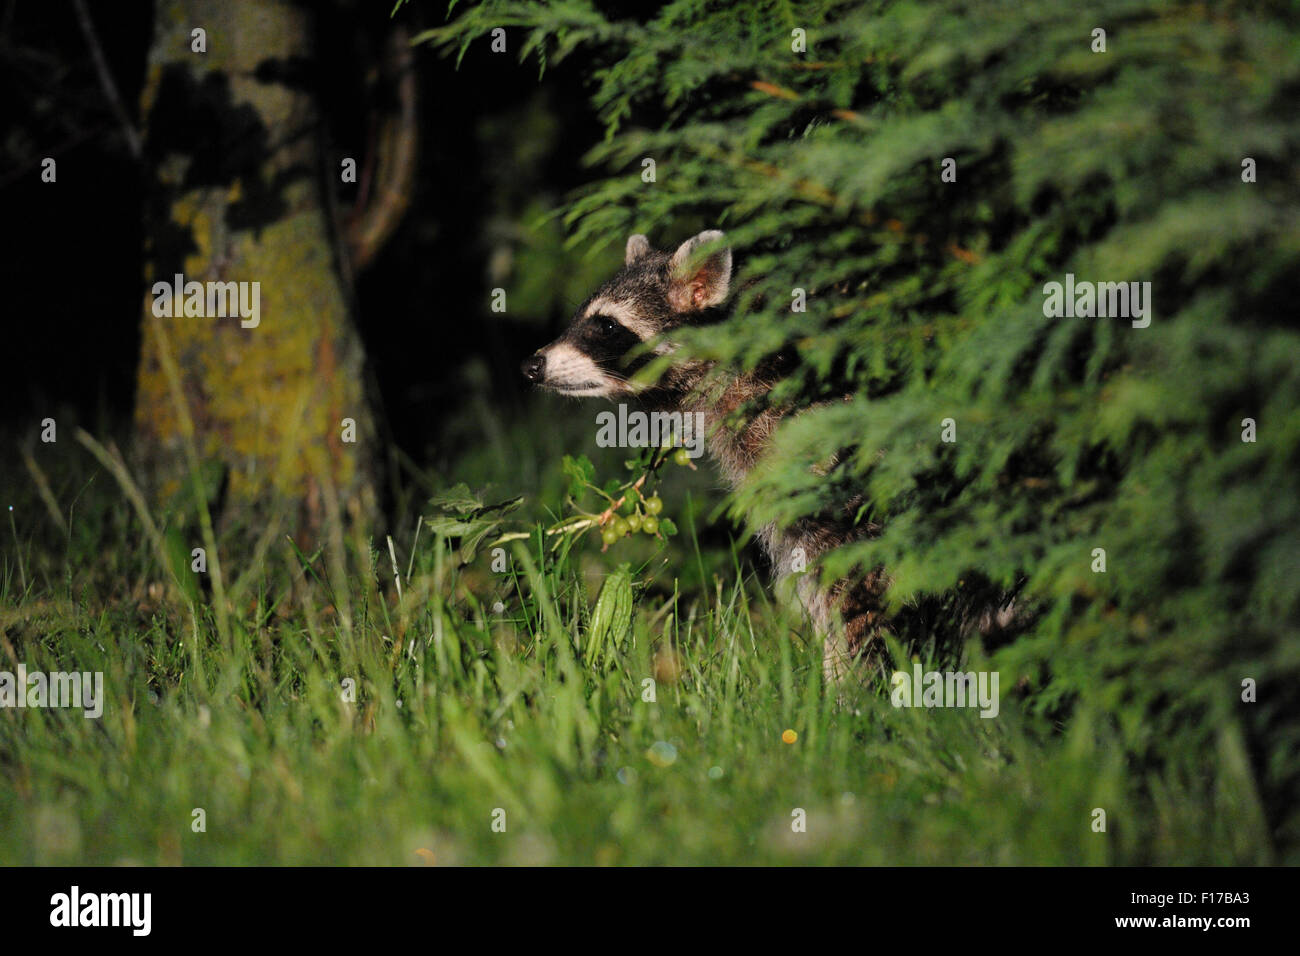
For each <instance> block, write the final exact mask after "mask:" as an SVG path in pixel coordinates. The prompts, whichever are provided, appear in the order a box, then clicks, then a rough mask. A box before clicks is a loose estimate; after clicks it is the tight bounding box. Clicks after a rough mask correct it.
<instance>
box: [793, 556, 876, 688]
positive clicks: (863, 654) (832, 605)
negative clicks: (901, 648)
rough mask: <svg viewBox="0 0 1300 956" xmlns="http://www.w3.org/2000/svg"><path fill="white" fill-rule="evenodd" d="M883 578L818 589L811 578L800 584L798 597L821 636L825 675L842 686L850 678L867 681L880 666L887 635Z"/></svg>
mask: <svg viewBox="0 0 1300 956" xmlns="http://www.w3.org/2000/svg"><path fill="white" fill-rule="evenodd" d="M883 585H884V576H883V574H880V573H875V574H871V575H868V576H867V577H866V578H865V579H862V580H854V579H847V580H844V581H839V582H837V583H836V584H835V585H833V586H832V587H830V588H822V587H818V586H817V584H816V582H815V581H814V580H813V579H811V578H804V579H801V580H800V582H799V598H800V600H801V602H802V603H803V606H804V607H805V608H806V609H807V611H808V614H809V616H810V617H811V618H812V621H813V625H814V627H816V629H817V633H818V634H820V635H821V636H822V640H823V650H822V674H823V676H824V677H825V679H826V681H827V683H830V684H841V683H843V682H844V680H845V679H846V678H848V677H849V676H850V675H856V676H857V677H859V678H865V677H866V675H867V674H868V673H869V672H870V671H872V670H874V669H876V668H877V667H879V666H881V661H882V659H883V657H882V655H883V653H884V638H883V635H884V634H885V633H886V630H887V628H886V624H885V617H884V614H883V613H882V605H881V601H880V595H881V593H882V592H883Z"/></svg>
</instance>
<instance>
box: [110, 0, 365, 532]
mask: <svg viewBox="0 0 1300 956" xmlns="http://www.w3.org/2000/svg"><path fill="white" fill-rule="evenodd" d="M160 7H161V8H163V9H160V10H159V15H158V20H159V23H160V27H159V30H158V33H157V35H156V37H155V48H154V50H153V51H151V57H150V64H151V65H150V73H149V83H148V84H147V89H146V91H145V94H144V96H143V98H142V101H143V103H144V105H145V108H146V124H148V123H151V122H153V123H159V124H162V123H172V124H174V125H176V126H178V127H180V128H186V124H187V123H188V122H189V117H188V115H187V114H186V113H185V112H184V110H185V103H186V102H187V99H186V98H187V97H189V98H190V99H192V100H193V101H194V102H195V109H196V110H197V111H199V112H200V115H201V116H205V117H206V116H211V117H212V119H211V121H210V122H211V124H215V126H216V128H217V129H218V130H220V131H221V134H222V135H221V137H220V138H218V139H217V141H216V143H215V147H214V143H213V137H212V136H211V135H209V134H210V133H211V130H208V129H199V134H198V135H199V138H200V140H201V142H200V143H198V144H196V146H195V148H194V149H193V150H190V149H189V147H188V144H187V143H185V142H180V143H177V142H176V141H175V138H173V139H171V140H168V139H166V138H165V137H161V138H159V139H160V141H162V142H165V143H166V144H167V149H166V150H165V151H164V150H163V149H161V148H159V149H156V150H155V151H154V153H153V155H152V156H151V159H152V160H153V161H154V162H155V163H156V165H155V167H154V174H155V184H156V190H157V195H158V196H159V197H161V198H160V200H159V203H158V205H157V207H156V208H159V209H161V210H163V213H162V215H161V216H160V217H159V218H165V220H166V221H165V222H158V223H154V224H152V226H153V228H152V231H151V235H150V250H149V255H148V257H147V258H148V263H147V265H146V277H145V278H146V283H145V284H146V286H147V287H148V288H149V289H150V290H152V288H153V286H154V284H155V283H158V282H165V283H168V284H171V283H172V282H173V279H174V273H175V271H176V270H177V269H178V268H179V269H180V270H181V273H182V275H183V277H184V280H183V281H184V282H199V283H205V284H206V283H208V282H221V283H230V282H233V283H243V284H246V285H245V286H244V290H245V299H246V301H250V300H251V299H252V296H253V295H254V294H255V295H256V301H257V303H258V310H257V311H258V315H257V319H258V321H257V324H256V326H255V327H244V325H243V324H241V316H240V315H233V316H226V317H220V316H216V315H211V314H205V315H188V316H187V315H186V314H185V309H184V307H183V302H177V303H173V305H174V309H173V314H172V315H164V316H161V317H159V316H158V315H157V314H156V312H154V311H152V310H153V305H154V296H153V295H152V294H149V295H148V296H147V298H146V302H145V309H146V313H145V316H144V323H143V329H144V335H143V337H142V339H143V342H142V354H141V361H140V368H139V374H138V376H137V401H136V417H135V426H136V436H135V437H136V450H137V454H138V459H139V460H140V461H141V462H142V463H143V464H144V466H145V468H146V470H147V473H146V479H148V483H149V485H150V487H152V489H153V490H154V491H155V493H156V495H157V497H158V498H159V499H160V500H161V501H164V502H166V501H177V500H183V499H177V497H176V496H177V495H178V493H183V492H185V491H187V489H188V487H189V486H188V484H187V481H188V479H189V478H190V474H189V467H188V464H187V458H186V453H185V435H184V422H185V419H186V418H188V419H190V420H192V422H193V428H194V434H193V442H194V446H195V450H196V452H197V457H198V459H199V461H200V462H201V463H202V465H203V467H204V468H205V469H207V468H209V467H212V468H213V469H214V470H216V471H219V472H221V473H222V474H224V477H225V503H226V507H227V509H233V511H232V512H231V513H233V514H235V515H236V516H237V517H238V519H239V520H240V523H243V521H244V519H253V520H254V521H255V520H256V518H258V517H259V516H261V515H262V513H264V512H265V511H267V510H268V509H274V510H275V511H276V513H277V514H279V515H280V516H281V517H285V516H286V510H287V511H289V512H296V514H292V515H289V517H290V523H291V525H296V526H298V527H304V528H308V529H310V528H314V527H318V526H319V524H320V523H321V521H322V520H323V515H324V509H325V503H324V502H323V501H322V495H328V496H333V495H337V497H338V498H339V500H340V501H342V502H344V503H348V502H352V501H356V502H357V503H358V504H356V505H354V506H352V507H349V508H348V512H349V513H351V514H354V515H355V514H363V515H368V514H369V513H370V511H371V510H372V509H373V502H374V497H373V492H372V491H371V489H370V484H369V483H370V468H369V455H370V454H371V453H372V439H373V434H372V428H371V426H370V417H369V413H368V410H367V408H366V403H365V397H364V389H363V384H362V382H363V379H362V351H361V344H360V341H359V338H358V336H357V334H356V331H355V329H353V327H352V324H351V321H350V316H349V314H348V309H347V305H346V302H347V297H346V294H345V289H344V287H343V285H342V280H341V279H340V278H339V276H338V273H337V270H336V268H335V261H334V254H333V249H332V246H331V244H330V238H329V237H330V231H329V230H328V228H327V221H326V218H325V216H326V213H325V211H324V210H323V209H322V207H321V203H320V202H319V199H318V191H317V189H316V187H315V184H314V183H313V182H312V179H311V176H310V175H306V174H304V173H303V171H304V170H308V171H309V170H310V169H311V166H312V161H313V159H314V156H313V155H312V153H311V149H310V146H309V145H308V144H305V143H303V142H301V140H302V139H303V137H299V136H294V135H293V133H294V132H296V131H298V130H299V129H301V128H303V126H304V124H309V123H310V122H311V119H312V116H313V109H312V107H313V104H311V103H310V100H309V98H308V97H307V96H306V95H305V94H304V93H302V92H300V91H297V90H293V89H291V88H289V87H287V86H285V85H281V84H275V83H265V84H264V83H259V82H256V81H255V80H252V79H250V77H251V76H252V74H253V72H254V70H255V69H256V67H257V66H258V64H260V63H262V62H264V61H265V60H267V59H268V58H284V57H290V56H295V55H301V54H302V52H303V48H304V45H305V44H306V36H307V30H306V29H305V26H306V25H305V22H304V20H303V15H302V13H301V12H300V11H298V10H297V9H296V8H292V7H290V6H289V5H287V4H281V3H249V4H240V5H239V16H238V18H236V17H235V16H233V15H232V14H231V12H230V10H229V8H228V7H226V6H225V5H216V4H212V3H209V2H204V0H192V2H176V0H173V2H165V3H162V4H160ZM178 11H179V13H178ZM236 19H237V20H238V23H237V24H236V23H235V21H236ZM196 25H201V26H203V27H204V28H205V29H206V30H207V32H208V44H209V50H210V51H211V52H210V53H209V54H207V57H206V58H205V57H204V55H201V54H195V53H192V52H190V50H189V30H190V28H191V27H192V26H196ZM227 28H229V32H226V29H227ZM181 43H183V45H180V46H178V44H181ZM159 46H164V47H166V49H162V50H160V49H159ZM214 73H215V74H219V75H220V76H221V80H220V82H219V83H218V84H213V83H212V82H211V81H210V79H209V77H210V76H211V75H212V74H214ZM168 83H170V84H172V88H171V89H168V90H163V89H162V87H163V85H164V84H168ZM214 91H216V94H220V95H224V96H225V97H226V98H225V99H224V100H221V99H218V100H217V103H216V106H215V107H214V106H213V100H214V95H215V94H214ZM177 103H180V104H181V105H180V107H179V112H177V109H178V108H177ZM166 110H172V112H171V113H169V114H167V115H163V114H162V113H160V111H166ZM223 124H224V125H223ZM227 130H229V134H230V135H229V137H228V138H230V139H233V140H236V141H230V142H228V141H227V136H226V132H227ZM204 137H207V138H206V139H204ZM240 137H242V140H241V139H240ZM252 147H257V148H262V147H264V149H263V151H262V152H261V153H260V154H259V153H258V152H257V151H256V150H255V149H252ZM205 148H206V149H209V150H211V149H213V148H216V149H217V150H229V151H230V154H231V155H236V156H245V155H249V154H250V150H251V155H252V156H253V160H252V161H251V162H249V163H248V164H247V168H242V169H238V170H235V171H234V172H231V171H230V170H229V169H227V168H224V167H220V166H218V167H217V168H218V174H217V175H213V174H212V172H211V170H210V168H209V167H210V166H211V160H212V157H211V156H210V155H207V154H206V153H205V152H203V149H205ZM223 155H224V154H223ZM220 158H221V157H218V159H220ZM200 166H201V168H202V170H203V175H204V176H207V177H208V178H209V179H214V178H215V179H218V180H221V179H222V177H225V181H217V182H201V183H199V184H198V185H194V184H193V183H192V179H193V178H197V177H194V176H193V175H192V173H193V170H194V169H196V168H197V167H200ZM286 171H289V172H292V173H295V175H282V174H284V173H285V172H286ZM253 183H255V184H256V186H257V188H256V189H255V188H251V184H253ZM254 197H256V202H254ZM235 212H237V213H238V214H237V215H236V214H234V213H235ZM254 284H256V285H254ZM155 323H156V324H155ZM249 324H251V322H250V323H249ZM160 330H161V337H160V335H159V331H160ZM164 342H165V343H166V347H167V348H169V349H170V351H171V358H172V360H173V361H174V363H175V367H176V369H177V372H178V377H179V380H180V390H179V392H180V394H179V396H178V395H177V392H176V389H174V388H173V387H172V382H171V381H170V379H169V376H168V374H167V373H166V369H165V366H164V356H163V355H162V354H161V353H160V349H161V348H163V347H164ZM181 402H183V403H184V405H183V407H182V406H181V404H180V403H181ZM345 418H351V419H353V420H354V421H355V422H356V442H355V443H354V444H345V443H344V441H343V439H342V428H343V419H345ZM209 490H211V489H209Z"/></svg>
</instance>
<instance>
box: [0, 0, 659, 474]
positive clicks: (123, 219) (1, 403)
mask: <svg viewBox="0 0 1300 956" xmlns="http://www.w3.org/2000/svg"><path fill="white" fill-rule="evenodd" d="M88 6H89V10H90V13H91V16H92V19H93V22H94V28H95V30H96V32H97V34H98V37H99V41H100V43H101V45H102V47H103V49H104V52H105V55H106V57H107V60H108V63H109V67H110V69H111V71H112V74H113V77H114V80H115V82H116V83H117V86H118V89H119V92H120V94H121V97H122V99H123V101H124V103H125V105H126V108H127V110H128V111H129V112H131V113H132V114H133V119H135V120H136V122H137V123H138V116H137V115H134V114H136V113H138V103H139V96H140V91H141V88H142V85H143V82H144V77H145V65H146V55H147V52H148V48H149V43H150V39H151V34H152V24H153V9H152V4H149V3H141V2H116V0H115V2H113V3H111V4H110V3H106V2H95V0H90V2H89V3H88ZM445 6H446V5H445V3H441V2H439V3H419V2H416V3H411V4H408V5H407V6H405V7H403V8H402V10H401V11H399V13H398V15H397V20H398V21H399V22H401V23H403V24H405V25H406V27H407V28H408V29H409V30H410V32H411V34H412V35H414V34H415V33H417V32H418V31H419V30H420V29H423V28H426V27H429V26H435V25H437V23H438V22H439V18H440V17H441V16H442V14H443V12H444V10H445ZM623 6H624V7H625V8H627V5H623ZM642 6H645V5H642ZM650 6H653V5H650ZM312 9H313V11H314V12H315V27H316V31H317V36H316V38H315V41H316V43H315V45H316V51H317V62H316V64H314V68H313V69H312V71H311V75H310V82H313V83H315V84H317V86H318V89H319V91H320V96H319V102H320V104H321V106H320V108H321V120H322V124H323V128H322V130H321V134H322V136H323V137H324V142H325V144H326V151H327V153H328V154H329V155H331V156H346V155H351V156H357V157H360V156H363V155H364V154H365V150H366V144H367V137H368V135H369V130H370V129H371V127H372V125H373V123H372V120H373V114H374V110H373V106H374V102H373V96H374V90H373V87H368V86H367V76H368V73H369V72H371V71H373V70H374V69H375V66H376V63H377V60H378V58H379V55H380V51H381V50H382V44H383V40H384V37H386V36H387V34H388V33H389V31H390V30H391V29H392V24H393V22H394V21H393V20H392V19H390V17H389V13H390V11H391V5H390V4H384V3H365V4H361V3H318V4H314V5H312ZM628 9H631V8H628ZM631 12H636V11H635V10H631ZM415 64H416V69H417V71H418V75H419V89H420V98H419V110H420V134H421V135H420V151H419V173H418V177H417V184H416V188H415V192H414V195H413V197H412V202H411V205H410V208H409V210H408V212H407V214H406V216H405V218H404V220H403V221H402V224H401V226H400V227H399V229H398V230H397V232H396V233H395V234H394V235H393V236H392V237H391V238H390V239H389V241H388V243H387V244H386V245H385V247H384V248H383V249H382V250H381V252H380V254H379V256H378V258H377V259H376V261H375V262H374V263H373V264H372V265H371V266H370V268H369V269H368V270H366V271H365V272H364V273H362V275H361V276H360V277H359V279H358V282H357V284H356V290H355V291H356V309H355V316H354V317H355V320H356V322H357V325H358V327H359V329H360V331H361V334H362V336H363V339H364V341H365V346H366V350H367V356H368V360H369V363H370V367H371V373H372V379H373V381H374V383H375V384H376V385H377V389H378V395H379V397H380V399H381V401H382V405H383V407H382V408H377V409H376V413H377V414H378V415H379V416H380V418H381V420H382V421H383V422H385V423H386V430H387V433H388V437H389V438H390V439H391V440H393V441H394V442H395V443H396V444H397V445H398V446H399V447H401V448H402V449H403V450H405V451H407V452H408V453H409V454H411V455H412V456H413V457H415V458H417V459H422V458H425V457H427V455H428V453H429V449H430V446H431V445H432V444H434V443H436V442H437V441H438V440H439V437H440V436H441V435H442V434H443V433H444V431H445V430H446V425H447V423H448V422H449V421H451V420H453V419H454V417H455V414H456V410H457V408H458V407H459V406H460V405H461V404H462V403H463V401H464V400H465V399H466V384H465V380H464V373H465V370H466V368H467V367H468V365H469V364H470V363H471V362H474V361H477V362H480V363H485V365H486V369H487V372H488V375H487V383H486V387H487V388H488V389H489V390H490V393H491V400H492V401H493V402H494V403H496V404H498V405H500V406H501V407H502V408H509V407H510V406H511V405H515V404H518V403H519V402H520V400H521V397H522V395H523V384H524V383H523V382H522V379H521V378H520V376H519V374H518V371H517V367H518V363H519V361H520V359H521V358H522V357H523V356H525V355H526V354H528V352H529V351H531V350H532V349H533V348H535V347H537V346H538V345H540V344H542V343H543V342H545V341H547V340H548V339H549V338H550V337H551V336H552V335H553V334H554V333H555V331H556V330H557V329H558V328H559V326H560V325H562V324H563V322H564V321H565V320H566V319H567V309H568V308H571V307H572V306H574V305H576V302H575V301H566V300H564V299H563V297H557V298H556V299H555V300H553V301H552V302H551V303H550V304H549V306H548V307H536V306H534V307H533V308H531V309H529V308H527V307H525V308H524V309H523V310H522V311H513V312H512V313H510V314H505V315H495V314H492V313H491V312H490V311H489V310H488V308H487V303H488V296H489V292H490V289H491V288H492V285H493V283H491V282H490V281H489V279H490V274H489V263H490V262H491V261H492V259H493V256H494V255H497V256H500V255H502V254H503V252H504V254H506V255H507V256H509V255H510V253H511V251H512V249H514V248H515V247H517V246H518V245H519V241H520V234H521V233H522V232H527V230H528V229H529V225H528V222H527V221H526V219H525V218H524V216H523V210H524V209H525V207H527V206H528V205H529V204H532V205H534V206H536V205H538V204H540V205H542V206H548V207H550V206H554V204H556V203H557V202H559V201H560V200H561V199H562V197H563V196H564V194H565V193H566V192H567V191H569V190H570V189H572V188H573V187H575V186H577V185H579V184H581V183H582V182H583V181H584V180H585V179H586V178H588V176H589V172H588V171H587V170H586V169H585V168H584V167H583V165H582V162H581V158H582V156H583V154H584V153H585V152H586V150H587V149H588V148H589V147H590V146H591V145H593V144H594V143H595V142H596V140H597V139H598V137H599V136H600V134H601V129H600V126H599V124H598V122H597V120H596V118H595V116H593V115H592V112H591V111H590V109H589V108H588V106H587V100H586V96H585V91H584V89H583V86H582V82H581V80H580V76H581V75H582V72H583V70H584V69H587V68H589V67H590V65H591V61H590V59H589V58H588V59H584V58H583V57H582V56H581V55H575V56H574V57H573V58H572V59H571V60H568V61H565V62H564V63H562V64H561V65H559V66H558V67H552V68H551V69H548V71H547V73H546V75H545V80H544V82H539V77H538V71H537V66H536V64H535V62H529V63H526V64H520V63H519V62H518V59H517V56H516V55H515V54H514V53H513V52H512V53H510V54H507V55H493V54H491V53H490V52H489V51H488V50H487V47H486V44H483V45H479V46H477V47H476V48H475V49H471V50H470V51H469V52H468V53H467V54H466V56H465V58H464V59H463V61H462V62H461V64H460V65H459V68H457V66H456V64H455V63H454V62H452V61H450V60H446V59H443V58H441V57H439V56H437V55H436V54H434V53H433V52H432V51H431V50H430V49H429V48H427V47H419V48H417V50H416V53H415ZM0 116H2V117H3V120H2V123H3V130H4V132H3V136H2V137H0V208H3V210H4V222H5V232H6V233H7V241H6V243H5V246H6V247H7V251H6V252H5V253H4V255H3V257H0V281H2V282H3V287H4V290H5V294H4V303H5V306H4V313H5V318H4V325H5V347H4V349H3V351H4V352H5V353H7V354H6V359H7V361H6V362H5V369H6V374H5V376H3V377H2V378H0V409H2V411H0V427H3V428H4V429H5V430H6V431H8V432H16V433H19V434H27V433H29V432H32V431H34V430H35V429H36V428H37V427H38V425H37V423H38V422H39V421H40V419H41V418H43V417H44V416H46V415H54V414H58V415H62V416H71V417H72V418H73V419H75V420H77V421H80V422H81V423H84V424H86V425H87V427H90V428H91V429H92V430H95V429H99V430H109V431H114V432H118V433H121V434H125V432H126V430H128V429H129V423H130V415H131V408H132V401H133V391H134V380H135V372H136V363H137V361H138V353H139V347H140V319H141V309H142V305H143V302H144V295H145V292H146V289H147V283H146V280H145V276H144V275H143V273H142V248H143V239H144V236H143V234H142V210H143V189H142V170H141V168H140V166H139V165H138V163H137V162H136V160H135V159H134V158H133V157H132V155H131V153H130V151H129V149H128V148H127V143H126V139H125V137H124V135H123V133H122V130H121V127H120V124H119V123H118V122H117V121H116V119H115V118H114V115H113V113H112V111H111V109H110V107H109V103H108V100H107V99H106V97H105V95H104V92H103V88H102V85H101V83H100V82H99V79H98V77H97V74H96V72H95V69H94V66H93V62H92V60H91V57H90V55H89V53H88V47H87V43H86V38H85V36H84V34H83V32H82V30H81V29H80V27H79V25H78V21H77V19H76V13H75V8H74V7H73V4H72V3H71V0H41V2H32V0H27V2H21V0H5V2H3V3H0ZM521 124H523V125H526V126H528V127H535V128H536V130H537V131H538V132H537V134H536V135H531V136H530V135H525V136H519V135H518V133H519V131H520V128H521ZM506 142H511V143H514V144H515V145H514V146H512V147H507V146H505V145H503V144H505V143H506ZM45 156H52V157H54V158H55V159H56V160H57V162H58V181H57V184H52V185H51V184H45V183H42V182H41V180H40V173H41V168H40V163H41V160H42V159H43V158H44V157H45ZM336 165H337V161H336V162H335V166H336ZM334 179H335V184H334V185H332V186H327V187H323V188H333V189H335V190H336V195H337V200H338V202H339V203H340V205H341V207H342V208H345V209H346V208H347V206H348V204H349V202H350V198H351V195H350V192H351V191H352V190H355V189H356V187H355V186H350V185H339V184H337V182H336V180H337V177H334ZM528 241H536V237H535V236H533V237H531V238H530V239H529V240H528ZM556 255H557V256H560V257H561V259H562V260H563V259H564V258H565V257H569V256H572V255H573V253H571V252H557V253H556ZM533 299H534V301H535V300H536V297H535V296H534V297H533ZM569 299H572V296H569ZM479 382H480V385H482V384H483V382H482V376H480V377H479ZM60 421H61V422H62V418H61V419H60Z"/></svg>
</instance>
